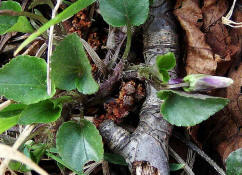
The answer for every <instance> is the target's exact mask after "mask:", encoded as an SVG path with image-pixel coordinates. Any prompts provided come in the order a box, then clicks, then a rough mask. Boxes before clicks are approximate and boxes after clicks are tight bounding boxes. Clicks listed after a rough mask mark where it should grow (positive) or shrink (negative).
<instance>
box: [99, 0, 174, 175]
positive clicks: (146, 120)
mask: <svg viewBox="0 0 242 175" xmlns="http://www.w3.org/2000/svg"><path fill="white" fill-rule="evenodd" d="M169 2H170V1H169ZM169 2H168V1H165V0H154V1H153V5H152V7H151V11H150V18H149V20H148V21H147V23H146V24H145V25H144V56H145V63H146V65H153V64H155V61H156V56H157V55H159V54H165V53H167V52H174V53H175V54H178V39H177V34H176V31H175V24H174V19H172V16H171V14H170V12H171V11H170V12H169V10H171V8H170V7H171V4H169ZM170 76H171V77H172V78H176V70H175V69H174V70H172V71H171V72H170ZM146 89H147V97H146V100H145V102H144V104H143V106H142V109H141V112H140V122H139V125H138V127H137V129H136V130H135V131H134V133H132V134H130V133H128V132H127V131H126V130H124V129H123V128H121V127H118V126H116V125H115V124H114V123H113V121H110V120H107V121H104V122H103V123H102V124H101V125H100V127H99V129H100V133H101V135H102V136H103V138H104V139H105V140H106V141H107V143H109V146H110V148H111V149H112V150H113V151H114V152H117V153H119V154H121V155H122V156H123V157H124V158H125V159H126V161H127V163H128V165H129V168H130V170H131V172H132V173H133V174H136V175H148V174H149V175H158V174H162V175H168V174H169V164H168V140H169V137H170V134H171V131H172V126H171V125H170V124H169V123H168V122H167V121H166V120H164V119H163V118H162V116H161V114H160V105H161V103H162V102H161V100H159V99H158V98H157V96H156V92H157V91H156V89H155V88H154V87H153V86H152V85H151V84H149V83H147V86H146Z"/></svg>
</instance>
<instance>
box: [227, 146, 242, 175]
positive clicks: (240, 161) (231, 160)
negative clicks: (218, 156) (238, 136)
mask: <svg viewBox="0 0 242 175" xmlns="http://www.w3.org/2000/svg"><path fill="white" fill-rule="evenodd" d="M226 174H227V175H241V174H242V148H240V149H237V150H235V151H233V152H232V153H230V154H229V156H228V158H227V159H226Z"/></svg>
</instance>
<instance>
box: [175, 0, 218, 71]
mask: <svg viewBox="0 0 242 175" xmlns="http://www.w3.org/2000/svg"><path fill="white" fill-rule="evenodd" d="M175 9H176V10H175V11H174V14H175V15H176V16H177V18H178V20H179V22H180V24H181V26H182V28H183V29H184V30H185V31H186V38H187V58H186V71H187V74H193V73H203V74H211V75H213V74H215V72H216V69H217V62H218V60H221V58H220V57H219V56H218V55H214V54H213V52H212V49H211V47H210V46H209V45H208V44H207V43H206V37H205V34H204V33H203V32H202V31H201V29H200V28H201V26H202V24H203V23H202V22H201V21H202V20H203V16H202V10H201V9H200V7H199V6H198V2H197V1H193V0H178V1H177V3H176V7H175Z"/></svg>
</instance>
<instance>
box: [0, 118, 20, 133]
mask: <svg viewBox="0 0 242 175" xmlns="http://www.w3.org/2000/svg"><path fill="white" fill-rule="evenodd" d="M18 119H19V115H16V116H13V117H8V118H0V134H2V133H3V132H5V131H7V130H8V129H9V128H12V127H13V126H14V125H16V124H17V123H18Z"/></svg>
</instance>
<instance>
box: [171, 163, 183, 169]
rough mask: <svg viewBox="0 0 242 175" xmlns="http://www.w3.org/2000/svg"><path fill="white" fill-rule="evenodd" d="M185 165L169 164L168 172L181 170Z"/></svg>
mask: <svg viewBox="0 0 242 175" xmlns="http://www.w3.org/2000/svg"><path fill="white" fill-rule="evenodd" d="M184 167H185V164H178V163H170V171H178V170H180V169H183V168H184Z"/></svg>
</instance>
